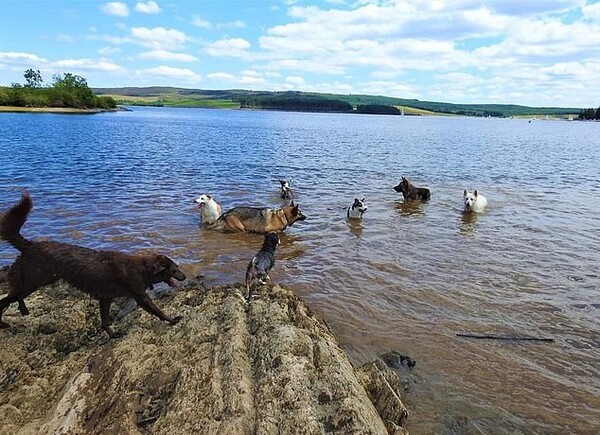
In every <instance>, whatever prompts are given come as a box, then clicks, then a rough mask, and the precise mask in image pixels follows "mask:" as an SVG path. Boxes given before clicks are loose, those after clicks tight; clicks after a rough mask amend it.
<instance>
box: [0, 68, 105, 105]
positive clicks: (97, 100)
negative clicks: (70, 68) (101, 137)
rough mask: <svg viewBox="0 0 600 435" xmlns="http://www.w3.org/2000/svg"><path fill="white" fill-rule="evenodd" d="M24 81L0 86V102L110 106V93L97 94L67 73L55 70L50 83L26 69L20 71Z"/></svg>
mask: <svg viewBox="0 0 600 435" xmlns="http://www.w3.org/2000/svg"><path fill="white" fill-rule="evenodd" d="M23 76H24V77H25V84H20V83H13V84H12V85H11V86H0V106H15V107H72V108H75V109H114V108H116V107H117V104H116V103H115V100H114V99H113V98H111V97H99V96H96V95H94V92H93V91H92V89H90V87H89V86H88V84H87V81H86V80H85V79H84V78H83V77H81V76H78V75H74V74H71V73H64V74H57V75H55V76H54V77H53V80H52V83H51V84H50V86H44V85H43V84H44V80H43V78H42V75H41V74H40V71H39V70H37V71H34V70H33V69H28V70H27V71H25V73H24V74H23Z"/></svg>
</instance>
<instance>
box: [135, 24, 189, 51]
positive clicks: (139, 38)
mask: <svg viewBox="0 0 600 435" xmlns="http://www.w3.org/2000/svg"><path fill="white" fill-rule="evenodd" d="M130 32H131V36H132V37H133V38H134V42H135V43H137V44H140V45H143V46H144V47H149V48H152V49H155V50H167V49H171V50H176V49H179V48H181V47H183V45H184V44H185V41H186V36H185V33H183V32H180V31H179V30H175V29H165V28H164V27H154V28H152V29H150V28H147V27H133V28H132V29H131V31H130Z"/></svg>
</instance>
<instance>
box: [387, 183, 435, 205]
mask: <svg viewBox="0 0 600 435" xmlns="http://www.w3.org/2000/svg"><path fill="white" fill-rule="evenodd" d="M394 190H395V191H396V192H399V193H402V196H403V197H404V200H405V201H428V200H429V199H430V198H431V192H430V191H429V189H427V188H426V187H416V186H413V185H412V184H411V182H410V181H408V180H407V179H406V178H404V177H402V179H401V180H400V183H398V185H397V186H394Z"/></svg>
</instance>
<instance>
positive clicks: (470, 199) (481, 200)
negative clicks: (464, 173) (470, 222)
mask: <svg viewBox="0 0 600 435" xmlns="http://www.w3.org/2000/svg"><path fill="white" fill-rule="evenodd" d="M463 199H464V201H465V212H466V213H469V212H475V213H479V212H482V211H483V209H485V207H486V206H487V199H485V196H483V195H480V194H478V193H477V191H476V190H474V191H473V192H467V190H466V189H465V191H464V192H463Z"/></svg>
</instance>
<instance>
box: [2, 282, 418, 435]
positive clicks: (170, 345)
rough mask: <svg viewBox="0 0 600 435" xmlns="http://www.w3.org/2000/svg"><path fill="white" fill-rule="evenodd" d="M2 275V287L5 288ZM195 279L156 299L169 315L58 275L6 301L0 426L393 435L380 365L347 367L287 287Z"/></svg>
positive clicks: (390, 395) (399, 426) (392, 393)
mask: <svg viewBox="0 0 600 435" xmlns="http://www.w3.org/2000/svg"><path fill="white" fill-rule="evenodd" d="M3 290H4V287H3V284H2V283H0V294H2V293H4V291H3ZM256 293H257V297H256V298H255V299H253V300H252V301H251V302H250V303H249V304H248V303H246V302H245V301H244V300H243V299H242V298H241V296H240V294H244V289H243V288H242V287H241V286H239V285H233V286H226V287H214V288H211V289H207V288H204V287H203V286H202V285H201V284H200V283H196V282H191V283H189V284H188V285H187V286H186V287H184V288H182V289H180V290H178V291H176V292H173V293H166V294H163V295H162V296H160V297H159V300H158V302H157V303H158V304H159V305H161V307H163V308H164V310H165V311H166V312H167V313H169V314H175V313H177V314H181V315H183V318H184V319H183V320H182V321H181V322H180V323H179V324H177V325H175V326H169V325H168V324H166V323H164V322H161V321H159V320H158V319H156V318H154V317H152V316H150V315H148V314H147V313H145V312H143V311H142V310H133V311H132V312H129V311H130V308H128V307H130V304H129V302H127V301H124V302H123V305H122V307H121V308H120V309H116V310H115V313H116V314H117V317H122V318H121V319H120V320H117V321H116V322H115V327H116V329H119V330H121V331H123V332H126V335H125V336H124V337H123V338H121V339H116V340H109V339H108V338H107V336H106V334H105V333H104V332H102V331H101V330H100V329H99V314H98V307H97V303H96V302H95V301H93V300H91V299H89V298H88V297H86V296H83V295H81V294H80V293H78V292H76V291H74V290H72V289H69V288H67V287H66V286H64V285H57V286H53V287H48V288H46V289H43V290H41V291H39V292H37V293H35V294H34V295H32V296H31V297H30V298H29V299H28V301H29V303H28V305H29V307H30V311H31V315H30V316H28V317H21V316H20V314H19V313H18V311H17V310H16V309H15V308H14V307H11V308H9V310H7V312H6V314H5V316H4V319H5V320H6V321H7V322H8V323H11V324H12V327H11V328H10V329H5V330H0V342H1V348H0V433H2V434H30V433H31V434H33V433H41V434H59V433H64V434H71V433H77V434H88V433H90V434H116V433H118V434H138V433H139V434H145V433H160V434H186V433H189V434H192V433H193V434H274V433H279V434H297V433H302V434H322V433H339V434H342V433H343V434H348V433H355V434H386V433H393V434H402V433H405V432H404V429H403V426H404V424H405V422H406V418H407V415H408V414H407V412H406V409H405V408H404V405H403V404H402V401H401V398H400V391H401V386H400V382H399V380H398V377H397V376H396V374H395V373H394V372H392V371H390V370H389V369H387V368H386V366H385V365H384V364H381V363H374V364H367V365H365V366H363V367H362V368H360V369H355V368H354V367H353V366H352V364H351V362H350V361H349V359H348V357H347V355H346V354H345V352H344V351H343V350H342V349H341V348H340V347H339V344H338V342H337V340H336V338H335V336H334V335H333V333H332V332H331V331H330V330H329V328H328V327H327V325H326V324H325V323H324V322H323V321H321V320H319V319H317V318H316V317H315V316H314V315H312V313H311V312H310V309H309V308H308V307H307V305H306V304H304V303H303V302H302V301H301V300H300V299H298V298H297V297H295V296H294V295H293V293H292V292H290V291H289V290H287V289H285V288H283V287H280V286H264V287H262V288H259V289H257V291H256Z"/></svg>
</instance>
